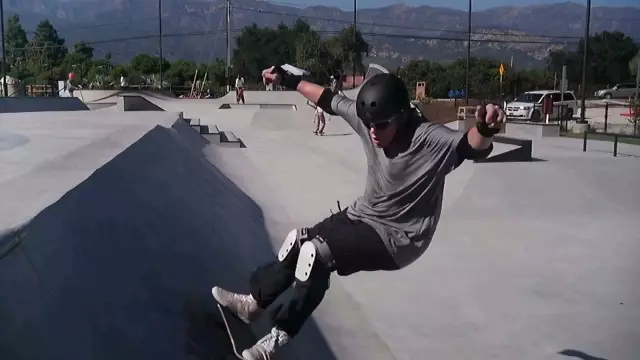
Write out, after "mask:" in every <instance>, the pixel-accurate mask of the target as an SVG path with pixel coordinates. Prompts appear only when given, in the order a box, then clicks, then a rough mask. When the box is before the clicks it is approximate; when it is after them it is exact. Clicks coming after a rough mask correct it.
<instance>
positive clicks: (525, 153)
mask: <svg viewBox="0 0 640 360" xmlns="http://www.w3.org/2000/svg"><path fill="white" fill-rule="evenodd" d="M493 142H494V150H493V151H492V153H491V154H490V155H489V157H488V158H487V159H484V160H478V161H475V162H480V163H482V162H518V161H533V157H532V154H533V141H532V140H529V139H518V138H514V137H509V136H503V135H496V136H494V138H493ZM497 144H506V145H511V146H513V147H511V148H508V149H507V150H504V151H497V149H496V148H497V147H498V146H496V145H497ZM503 146H504V145H503Z"/></svg>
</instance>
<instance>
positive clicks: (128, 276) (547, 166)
mask: <svg viewBox="0 0 640 360" xmlns="http://www.w3.org/2000/svg"><path fill="white" fill-rule="evenodd" d="M246 98H247V102H254V103H268V102H273V103H287V104H297V105H298V106H297V108H298V110H296V111H291V110H282V109H268V110H260V109H246V110H245V109H238V110H236V109H232V110H218V109H217V107H218V106H219V104H221V103H224V102H228V100H227V99H224V98H223V99H218V100H191V99H175V100H157V99H156V101H157V103H156V105H158V106H160V107H162V108H163V109H165V110H167V111H168V112H162V113H158V112H153V113H147V112H137V113H115V112H110V111H106V110H107V109H104V111H95V112H93V111H92V112H82V113H49V114H35V113H32V114H10V115H3V116H2V117H0V134H1V135H2V136H1V137H0V139H6V140H0V144H8V145H4V146H3V147H0V149H4V150H2V151H0V168H2V172H0V199H2V201H1V202H0V225H1V227H0V229H7V231H8V230H10V229H15V228H16V227H18V228H19V229H20V228H21V229H23V230H25V234H26V235H23V237H21V238H19V239H20V240H21V242H20V243H19V244H20V245H19V246H17V247H16V248H13V250H12V251H5V253H3V254H0V274H2V275H0V292H1V293H2V294H3V296H0V316H2V318H3V319H4V320H3V321H2V322H0V358H7V357H6V356H8V358H12V356H13V357H14V358H19V357H18V356H22V357H21V358H24V359H38V360H40V359H48V358H56V357H57V358H83V359H99V358H120V359H132V358H135V359H151V358H153V359H189V357H188V355H187V353H188V352H189V351H191V352H192V353H193V355H192V357H191V359H193V358H196V359H205V358H206V359H212V358H213V359H216V358H222V357H221V356H220V353H221V352H222V351H223V350H224V349H226V348H225V346H228V345H225V344H226V343H225V342H224V340H220V338H221V334H220V333H218V331H219V328H218V327H217V325H216V324H215V321H212V319H213V318H215V316H214V315H212V314H211V311H212V310H211V309H213V307H212V306H213V300H212V299H211V297H210V294H209V291H210V288H211V287H212V286H213V285H215V284H220V285H222V286H225V287H228V288H231V289H233V290H237V291H246V290H247V288H248V284H247V283H246V280H247V277H248V275H249V272H250V271H251V270H252V269H253V268H255V266H257V265H258V264H260V263H261V262H262V261H265V260H268V259H273V258H274V252H275V251H276V250H277V248H278V247H279V246H280V243H281V242H282V239H284V236H285V234H286V233H287V232H288V231H289V230H290V229H291V228H293V227H299V226H308V225H313V224H314V223H315V222H317V221H320V220H321V219H322V218H324V217H325V216H327V215H329V214H330V210H333V211H335V210H337V209H336V201H340V203H341V204H342V206H343V207H344V206H346V205H348V204H349V203H351V202H352V201H353V200H354V199H356V198H357V197H358V196H360V195H361V194H362V191H363V186H364V180H365V163H364V155H363V153H362V145H361V144H360V142H359V139H358V138H357V137H356V136H355V135H354V134H353V132H352V131H351V129H350V128H349V127H348V126H347V125H346V124H345V123H344V121H342V120H341V119H339V118H337V117H332V118H331V119H330V121H329V122H328V124H327V129H326V133H327V136H324V137H320V136H314V135H313V134H312V131H313V128H314V126H313V123H312V121H313V109H311V108H310V107H308V106H306V105H305V104H304V100H303V99H302V98H301V97H300V96H299V95H297V94H295V93H291V92H265V93H259V92H247V94H246ZM177 111H184V116H185V118H200V120H201V124H203V125H207V124H211V125H214V124H215V125H218V126H219V127H220V128H221V129H225V130H231V131H233V132H234V133H235V134H236V135H237V136H238V137H240V138H242V140H243V142H244V143H245V144H246V146H247V148H244V149H226V148H219V147H217V146H215V145H207V144H206V143H204V142H202V140H201V139H200V138H198V137H197V136H196V134H195V132H189V131H187V130H190V129H189V128H188V127H187V126H186V125H185V126H181V125H175V126H173V124H174V122H175V119H176V118H177V115H176V112H177ZM25 120H29V121H25ZM27 140H28V141H27ZM619 146H620V147H619V152H620V155H619V157H617V158H614V157H613V156H612V144H611V143H605V142H598V141H590V142H589V151H587V152H586V153H583V152H582V144H581V140H579V139H566V138H545V139H536V140H535V141H534V143H533V151H534V157H535V158H537V159H540V161H536V162H533V163H483V164H474V163H470V162H467V163H464V164H463V165H462V166H461V167H460V168H459V169H457V170H456V171H455V172H453V173H452V174H451V175H450V176H449V178H448V181H447V184H446V189H445V198H444V209H443V215H442V218H441V223H440V225H439V227H438V230H437V232H436V237H435V239H434V241H433V243H432V245H431V248H430V249H429V250H428V251H427V253H426V254H425V256H424V257H423V258H422V259H420V260H419V261H417V262H416V263H414V264H413V265H412V266H410V267H409V268H407V269H404V270H402V271H398V272H379V273H362V274H356V275H353V276H350V277H346V278H343V277H338V276H334V278H333V279H332V282H331V289H330V291H329V292H328V293H327V295H326V297H325V300H324V302H323V303H322V304H321V305H320V307H319V308H318V309H317V311H316V313H315V315H314V317H313V321H312V322H311V323H309V324H308V325H307V326H305V328H304V329H303V331H302V333H301V334H300V336H299V338H297V339H296V340H295V341H294V342H293V343H292V344H291V345H290V346H288V347H287V348H286V350H285V351H284V354H283V355H284V356H283V358H292V359H293V358H295V359H301V358H302V359H349V360H365V359H398V360H400V359H403V360H404V359H407V360H408V359H412V360H413V359H422V358H432V359H496V360H502V359H505V360H506V359H509V360H512V359H523V360H529V359H531V360H533V359H535V360H540V359H559V360H561V359H569V358H570V357H573V356H577V357H578V358H580V356H581V357H582V358H584V359H590V357H589V356H591V357H595V358H601V359H608V360H614V359H615V360H634V359H637V354H638V353H640V341H639V340H640V330H639V329H638V327H637V324H638V323H639V322H640V310H639V307H640V284H639V283H638V281H637V277H638V276H640V263H639V262H638V261H637V258H638V255H640V236H639V235H638V233H637V226H636V225H635V224H636V222H637V219H638V217H639V215H640V205H639V204H640V192H638V191H637V174H639V173H640V149H639V148H638V147H636V146H632V145H627V144H620V145H619ZM34 216H36V217H35V218H33V217H34ZM9 234H11V233H9ZM12 239H15V237H13V236H10V235H7V236H5V237H4V239H3V242H2V243H0V249H3V250H7V249H8V247H7V246H6V244H8V241H10V240H12ZM3 245H4V246H3ZM6 294H8V295H6ZM267 325H268V324H267V323H266V321H262V322H260V323H259V324H257V325H256V326H255V327H254V330H255V332H256V335H258V336H260V335H262V334H263V333H264V332H265V331H266V329H267ZM216 341H218V342H216ZM185 344H187V345H185ZM11 351H13V352H11ZM2 355H6V356H2ZM216 356H218V357H216Z"/></svg>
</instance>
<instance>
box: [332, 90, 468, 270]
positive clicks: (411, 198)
mask: <svg viewBox="0 0 640 360" xmlns="http://www.w3.org/2000/svg"><path fill="white" fill-rule="evenodd" d="M331 108H332V110H333V111H334V112H335V113H336V114H337V115H339V116H341V117H342V118H344V119H345V120H346V121H347V123H348V124H349V125H350V126H351V127H352V128H353V130H354V131H355V132H356V134H358V136H360V139H361V140H362V143H363V146H364V151H365V155H366V158H367V183H366V187H365V191H364V195H363V196H361V197H359V198H358V199H357V200H356V201H355V202H354V203H353V204H352V205H351V206H349V208H348V209H347V215H348V216H349V218H351V219H352V220H361V221H363V222H365V223H367V224H369V225H371V226H372V227H373V228H374V229H375V230H376V231H377V232H378V233H379V234H380V237H381V238H382V239H383V241H384V242H385V244H386V245H387V248H388V249H389V251H390V253H391V254H392V256H393V257H394V259H395V261H396V263H397V264H398V266H400V267H401V268H402V267H405V266H407V265H409V264H411V263H412V262H413V261H415V260H416V259H417V258H418V257H420V255H422V254H423V253H424V252H425V250H426V249H427V247H428V246H429V243H430V242H431V238H432V237H433V234H434V232H435V230H436V227H437V225H438V220H439V218H440V212H441V211H442V197H443V193H444V180H445V176H446V175H447V174H448V173H449V172H451V171H452V170H453V169H454V168H455V166H456V165H457V163H458V156H457V153H456V147H457V145H458V143H459V142H460V140H461V139H462V137H463V135H464V133H462V132H458V131H454V130H451V129H449V128H448V127H446V126H444V125H440V124H434V123H429V122H424V123H421V124H419V125H418V127H417V129H416V131H415V133H414V135H413V139H412V141H411V145H410V147H409V148H408V149H407V150H406V151H404V152H402V153H400V154H399V155H398V156H396V157H395V158H393V159H389V158H388V157H387V156H386V155H385V153H384V151H383V149H381V148H377V147H376V146H375V145H374V144H373V142H372V141H371V137H370V136H369V130H368V129H367V128H366V126H364V124H363V123H362V121H361V120H360V119H359V118H358V116H357V114H356V104H355V101H354V100H352V99H349V98H347V97H344V96H341V95H335V96H334V97H333V100H332V102H331ZM416 116H420V115H419V114H417V113H416Z"/></svg>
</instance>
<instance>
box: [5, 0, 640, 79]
mask: <svg viewBox="0 0 640 360" xmlns="http://www.w3.org/2000/svg"><path fill="white" fill-rule="evenodd" d="M158 3H159V1H158V0H4V6H5V16H8V15H12V14H19V15H20V17H21V22H22V24H23V26H24V27H25V29H27V30H28V32H31V31H32V30H33V29H34V28H35V26H36V24H37V23H38V22H39V21H40V20H42V19H43V18H48V19H49V20H50V21H51V22H52V23H53V25H54V26H55V27H56V29H57V30H58V33H59V34H60V35H61V36H62V37H64V38H66V40H67V44H72V43H74V42H77V41H80V40H82V41H85V42H88V43H90V44H91V45H92V46H93V47H94V48H95V49H96V54H97V56H100V54H101V53H102V54H104V53H106V52H110V53H111V54H112V56H113V59H114V60H115V61H117V62H124V61H128V60H130V59H131V58H132V57H133V56H134V55H135V54H137V53H141V52H145V53H150V54H156V55H157V54H158V53H159V50H158V49H159V38H158V33H159V21H158V14H159V12H158ZM231 8H232V14H231V28H232V34H233V36H234V37H235V36H237V35H238V34H239V30H240V29H241V28H242V27H244V26H247V25H251V24H252V23H256V24H257V25H258V26H263V27H275V26H277V25H278V24H280V23H285V24H293V23H294V22H295V21H296V20H297V19H298V18H302V19H303V20H305V21H307V22H308V23H309V24H310V25H311V26H312V27H313V28H314V29H316V30H318V31H320V32H321V33H322V34H323V35H327V36H328V35H333V34H335V33H337V32H338V31H339V30H341V29H343V28H345V27H347V26H349V25H350V24H351V23H352V22H353V12H349V11H345V10H341V9H338V8H334V7H325V6H311V7H304V8H300V7H295V6H288V5H284V4H283V3H279V2H269V1H258V0H231ZM585 13H586V8H585V6H583V5H580V4H576V3H572V2H566V3H559V4H548V5H535V6H524V7H518V6H509V7H498V8H492V9H488V10H483V11H477V12H473V13H472V43H471V44H472V45H471V51H472V55H473V56H484V57H492V58H497V59H501V60H503V61H505V62H510V61H511V59H512V58H513V61H514V65H515V66H517V67H539V66H543V65H544V64H545V60H546V58H547V54H548V52H549V50H552V49H559V48H567V49H573V48H575V46H576V43H577V42H578V41H579V39H580V37H581V36H582V35H583V33H584V25H583V24H584V21H585ZM467 16H468V13H467V12H465V11H459V10H453V9H447V8H442V7H431V6H426V5H425V6H418V7H415V6H413V7H412V6H407V5H403V4H398V5H392V6H387V7H383V8H377V9H359V10H358V11H357V23H358V28H359V30H360V31H361V32H362V33H363V36H364V38H365V39H366V40H367V41H369V43H370V44H372V52H371V54H370V56H369V58H368V61H373V62H377V63H380V64H383V65H386V66H397V65H401V64H403V63H406V62H407V61H408V60H411V59H428V60H435V61H441V62H449V61H453V60H455V59H457V58H462V57H465V56H466V51H467V50H466V39H467V26H468V25H467ZM225 19H226V1H225V0H162V28H163V33H164V37H163V55H164V56H165V57H166V58H168V59H171V60H175V59H186V60H193V61H198V62H200V61H202V62H208V61H212V60H214V59H215V58H217V57H219V58H224V57H225V47H226V22H225ZM614 30H617V31H622V32H624V33H626V34H628V35H631V36H634V35H635V40H636V41H640V7H593V8H592V9H591V33H592V34H593V33H596V32H601V31H614ZM232 44H233V42H232Z"/></svg>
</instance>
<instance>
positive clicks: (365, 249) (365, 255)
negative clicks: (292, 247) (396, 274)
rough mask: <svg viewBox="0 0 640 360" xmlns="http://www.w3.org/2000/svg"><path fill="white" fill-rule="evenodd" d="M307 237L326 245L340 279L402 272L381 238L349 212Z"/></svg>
mask: <svg viewBox="0 0 640 360" xmlns="http://www.w3.org/2000/svg"><path fill="white" fill-rule="evenodd" d="M308 235H309V238H314V237H316V236H319V237H321V238H323V239H324V240H325V241H326V242H327V245H328V246H329V250H330V251H331V255H332V256H333V259H334V260H335V267H336V272H337V273H338V275H341V276H347V275H351V274H353V273H356V272H358V271H378V270H398V269H399V267H398V265H396V263H395V261H394V260H393V257H392V256H391V254H390V253H389V250H388V249H387V247H386V245H385V244H384V242H383V241H382V238H380V235H378V233H377V232H376V231H375V230H374V229H373V228H372V227H371V226H370V225H368V224H366V223H364V222H362V221H359V220H351V219H349V217H348V216H347V210H346V209H345V210H342V211H340V212H339V213H337V214H333V215H331V216H330V217H328V218H326V219H324V220H322V221H321V222H319V223H318V224H316V225H315V226H314V227H312V228H309V233H308Z"/></svg>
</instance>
